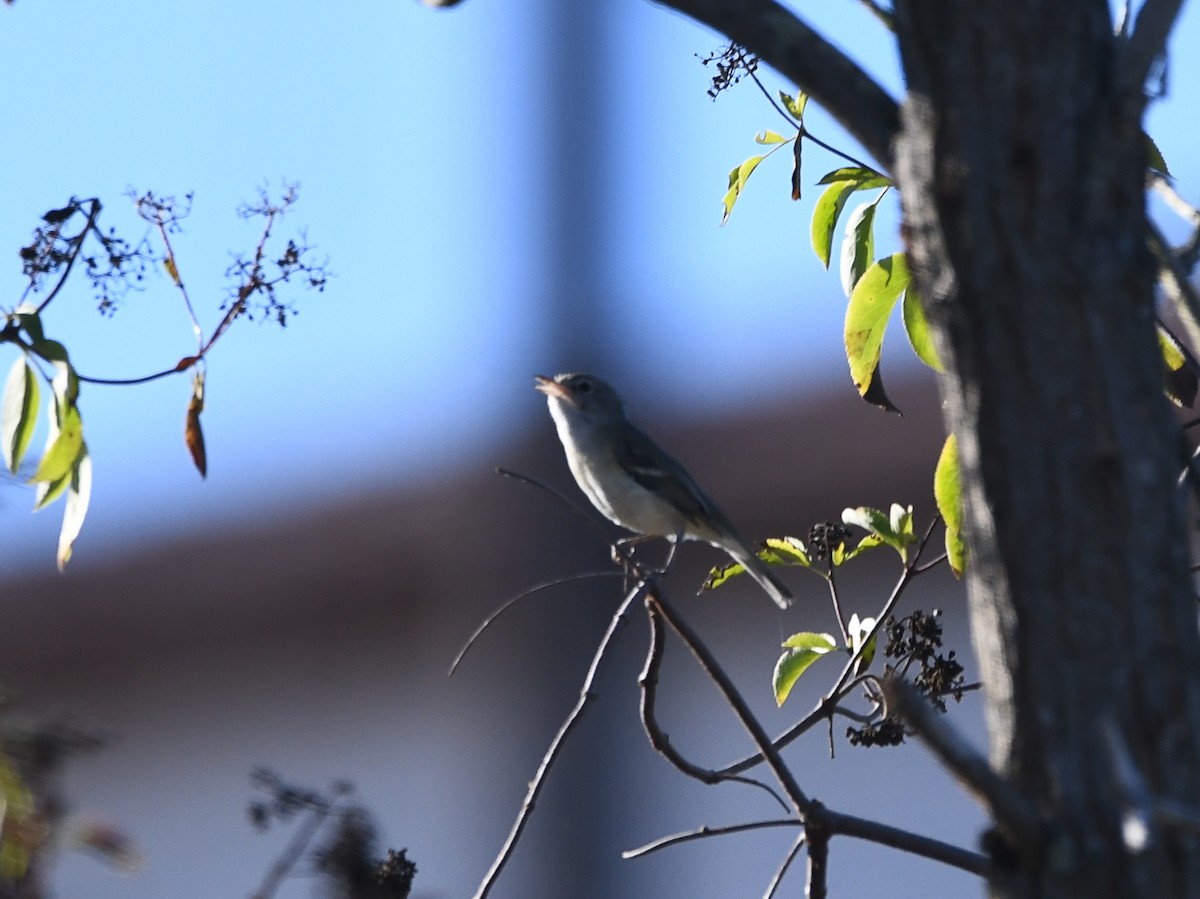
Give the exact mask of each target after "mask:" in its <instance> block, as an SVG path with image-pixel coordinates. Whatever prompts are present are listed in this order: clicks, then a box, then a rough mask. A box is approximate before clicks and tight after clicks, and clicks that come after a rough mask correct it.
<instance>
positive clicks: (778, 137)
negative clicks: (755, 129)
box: [754, 131, 789, 144]
mask: <svg viewBox="0 0 1200 899" xmlns="http://www.w3.org/2000/svg"><path fill="white" fill-rule="evenodd" d="M787 140H789V138H786V137H784V136H783V135H782V134H780V133H779V132H778V131H760V132H759V133H758V134H756V135H754V142H755V143H756V144H782V143H784V142H785V141H787Z"/></svg>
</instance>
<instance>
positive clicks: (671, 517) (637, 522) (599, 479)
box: [534, 374, 792, 609]
mask: <svg viewBox="0 0 1200 899" xmlns="http://www.w3.org/2000/svg"><path fill="white" fill-rule="evenodd" d="M534 380H535V381H536V387H537V389H538V390H540V391H541V392H542V393H544V394H546V402H547V404H548V405H549V407H550V415H551V417H552V418H553V419H554V424H555V427H557V428H558V439H559V440H561V441H562V445H563V449H564V450H565V451H566V454H567V464H568V465H569V466H570V467H571V474H573V475H574V476H575V482H576V483H577V484H579V489H580V490H582V491H583V492H584V494H585V495H586V496H587V498H588V499H589V500H591V502H592V505H593V506H595V507H596V508H597V509H599V510H600V512H601V513H602V514H603V515H604V517H605V518H607V519H608V520H609V521H612V522H615V523H616V524H619V525H620V526H621V527H623V528H625V529H626V530H630V531H633V532H634V533H636V534H641V535H643V536H646V537H665V538H667V539H669V540H670V541H671V551H672V553H673V552H674V550H675V547H676V546H677V545H678V543H679V542H680V541H681V540H702V541H704V542H705V543H710V544H712V545H713V546H715V547H717V548H719V549H723V550H725V552H727V553H729V555H730V556H732V557H733V559H734V560H735V561H737V562H741V563H742V565H744V566H745V567H746V571H747V573H749V574H750V576H751V577H753V578H754V579H755V580H756V581H758V583H759V585H760V586H761V587H762V588H763V589H764V590H766V591H767V594H768V595H769V596H770V597H771V599H773V600H775V604H776V605H778V606H779V607H780V608H781V609H786V608H787V607H788V606H789V605H791V602H792V595H791V593H789V592H788V589H787V587H785V586H784V585H783V584H782V582H780V580H779V578H778V577H776V576H775V573H774V572H773V571H771V569H770V568H769V567H768V566H767V565H766V564H765V563H764V562H763V561H762V560H761V559H759V558H758V556H756V555H755V554H754V551H753V550H751V549H750V548H749V547H747V546H746V543H745V541H743V540H742V538H741V537H739V536H738V535H737V533H736V532H735V531H734V529H733V525H731V524H730V523H729V519H728V518H726V517H725V515H724V513H722V512H721V510H720V509H718V508H717V506H716V504H715V503H714V502H713V501H712V500H711V499H709V498H708V495H707V494H706V493H705V492H704V491H703V490H701V489H700V487H699V485H697V484H696V482H695V481H694V480H692V476H691V475H689V474H688V473H687V471H686V470H685V469H684V467H683V466H682V465H680V464H679V463H678V462H677V461H675V459H673V458H672V457H671V456H669V455H668V454H667V453H666V452H665V451H664V450H663V449H661V448H660V447H659V445H658V444H657V443H655V442H654V441H653V440H651V439H650V438H649V437H648V436H646V434H645V433H643V432H642V431H641V430H640V429H638V428H637V427H635V426H634V425H633V424H632V423H631V422H630V421H629V418H628V417H627V416H626V414H625V406H624V404H623V403H622V402H621V398H620V397H619V396H618V395H617V392H616V391H615V390H613V388H612V387H610V386H609V385H608V384H607V383H605V382H604V381H602V380H600V379H599V378H596V377H593V376H592V375H581V374H561V375H557V376H556V377H553V378H548V377H546V376H545V375H537V376H536V377H535V379H534ZM668 558H669V557H668Z"/></svg>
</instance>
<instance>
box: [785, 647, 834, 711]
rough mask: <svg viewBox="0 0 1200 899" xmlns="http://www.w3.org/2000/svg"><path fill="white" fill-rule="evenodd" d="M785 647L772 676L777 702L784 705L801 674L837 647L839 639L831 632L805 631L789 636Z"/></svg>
mask: <svg viewBox="0 0 1200 899" xmlns="http://www.w3.org/2000/svg"><path fill="white" fill-rule="evenodd" d="M783 647H784V652H783V654H782V655H781V656H780V657H779V661H777V662H776V663H775V674H774V677H773V678H772V686H773V688H774V692H775V702H776V703H777V704H778V705H783V703H784V702H785V701H786V700H787V698H788V694H790V693H791V692H792V687H794V686H795V685H796V681H798V680H799V679H800V675H802V674H803V673H804V672H805V671H807V670H808V669H809V666H811V665H812V663H813V662H815V661H816V660H817V659H819V658H821V656H824V655H828V654H829V653H831V652H833V651H834V650H835V649H837V640H835V639H834V638H833V637H832V636H831V635H829V634H817V633H813V632H812V631H803V632H801V633H799V634H792V636H790V637H788V639H787V640H786V641H785V642H784V644H783Z"/></svg>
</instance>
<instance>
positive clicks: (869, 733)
mask: <svg viewBox="0 0 1200 899" xmlns="http://www.w3.org/2000/svg"><path fill="white" fill-rule="evenodd" d="M846 739H847V740H849V741H850V745H851V746H899V745H900V744H901V743H903V742H904V725H903V724H901V723H900V722H899V721H897V720H896V719H895V718H892V717H888V718H884V719H883V720H882V721H876V722H875V723H873V724H864V725H863V726H862V727H848V728H846Z"/></svg>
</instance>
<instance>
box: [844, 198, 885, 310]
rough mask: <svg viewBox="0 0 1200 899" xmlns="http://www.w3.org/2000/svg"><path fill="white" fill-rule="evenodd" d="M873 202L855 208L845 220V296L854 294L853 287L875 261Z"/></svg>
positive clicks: (874, 208) (874, 207)
mask: <svg viewBox="0 0 1200 899" xmlns="http://www.w3.org/2000/svg"><path fill="white" fill-rule="evenodd" d="M878 208H879V204H878V202H877V201H875V200H871V201H869V202H867V203H863V204H861V205H860V206H857V207H856V208H855V210H854V211H853V212H852V213H850V218H849V219H847V220H846V233H845V236H844V237H843V238H842V271H841V275H842V290H844V291H845V292H846V296H850V294H852V293H853V292H854V285H855V284H857V283H858V279H859V278H861V277H862V276H863V272H865V271H866V270H867V267H868V266H870V264H871V263H872V262H874V261H875V210H876V209H878Z"/></svg>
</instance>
